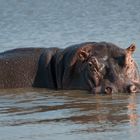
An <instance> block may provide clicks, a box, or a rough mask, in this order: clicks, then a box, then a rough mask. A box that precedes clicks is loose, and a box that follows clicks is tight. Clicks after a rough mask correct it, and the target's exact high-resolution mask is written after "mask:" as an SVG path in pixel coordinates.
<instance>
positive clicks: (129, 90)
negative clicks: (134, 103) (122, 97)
mask: <svg viewBox="0 0 140 140" xmlns="http://www.w3.org/2000/svg"><path fill="white" fill-rule="evenodd" d="M128 92H130V93H136V92H137V87H136V86H135V85H130V86H128Z"/></svg>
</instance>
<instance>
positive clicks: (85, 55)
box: [78, 50, 89, 61]
mask: <svg viewBox="0 0 140 140" xmlns="http://www.w3.org/2000/svg"><path fill="white" fill-rule="evenodd" d="M88 56H89V52H87V51H85V50H80V51H79V52H78V57H79V59H80V60H81V61H85V60H86V59H87V58H88Z"/></svg>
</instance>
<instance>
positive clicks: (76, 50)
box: [0, 42, 140, 94]
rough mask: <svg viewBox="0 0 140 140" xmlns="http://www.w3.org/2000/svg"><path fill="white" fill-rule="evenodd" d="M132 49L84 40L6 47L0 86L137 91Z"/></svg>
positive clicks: (0, 65)
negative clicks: (70, 43) (58, 45)
mask: <svg viewBox="0 0 140 140" xmlns="http://www.w3.org/2000/svg"><path fill="white" fill-rule="evenodd" d="M134 51H135V45H134V44H132V45H130V47H128V48H127V49H122V48H120V47H118V46H116V45H114V44H112V43H107V42H86V43H82V44H76V45H73V46H70V47H68V48H65V49H59V48H19V49H14V50H9V51H6V52H3V53H0V88H21V87H39V88H50V89H78V90H88V91H91V92H92V93H107V94H110V93H115V92H124V93H128V92H130V93H131V92H139V91H140V90H139V88H140V75H139V71H138V67H137V64H136V62H135V61H134V60H133V58H132V54H133V52H134Z"/></svg>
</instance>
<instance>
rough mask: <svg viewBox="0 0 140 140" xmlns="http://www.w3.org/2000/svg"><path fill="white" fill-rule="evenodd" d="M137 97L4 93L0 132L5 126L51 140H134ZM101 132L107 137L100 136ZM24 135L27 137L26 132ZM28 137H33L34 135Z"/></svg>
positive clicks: (30, 91)
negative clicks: (103, 139)
mask: <svg viewBox="0 0 140 140" xmlns="http://www.w3.org/2000/svg"><path fill="white" fill-rule="evenodd" d="M138 98H140V97H139V95H122V94H120V95H112V96H101V95H96V96H95V95H91V94H88V93H87V92H84V91H51V90H46V89H27V90H25V89H16V90H3V91H1V93H0V133H1V132H2V131H1V130H3V127H4V128H8V129H10V128H11V127H12V128H14V129H15V130H18V128H20V129H21V130H23V127H24V128H26V129H29V128H30V127H33V128H32V130H33V131H32V133H34V134H38V135H42V136H43V135H45V136H46V135H47V136H48V135H49V138H50V139H51V138H53V137H54V136H55V137H60V136H62V137H66V136H67V135H72V137H73V138H75V137H78V136H79V135H82V136H84V137H85V136H87V135H88V138H90V136H91V137H92V136H93V135H95V134H96V135H97V136H96V137H97V138H100V137H104V135H105V134H108V135H112V133H114V134H113V135H119V137H122V138H123V137H125V135H128V134H129V135H130V136H131V137H133V136H134V135H133V134H134V132H135V133H136V135H138V136H139V133H138V131H139V128H138V126H139V108H137V106H138V105H139V104H138ZM40 127H41V128H46V130H47V131H46V130H45V129H44V130H40ZM35 128H36V130H34V129H35ZM8 129H6V130H8ZM12 130H13V129H12ZM133 131H134V132H133ZM95 132H96V133H95ZM128 132H131V133H128ZM42 133H43V134H42ZM98 133H102V134H104V135H102V136H98ZM14 135H15V134H14ZM16 135H17V139H18V138H19V136H18V134H16ZM21 135H23V137H24V136H25V135H26V133H25V134H21ZM136 135H135V136H136ZM5 137H6V138H8V136H5ZM5 137H4V138H5ZM26 137H28V138H31V134H28V136H26ZM36 137H37V136H36V135H35V136H34V137H33V138H36ZM15 139H16V138H15Z"/></svg>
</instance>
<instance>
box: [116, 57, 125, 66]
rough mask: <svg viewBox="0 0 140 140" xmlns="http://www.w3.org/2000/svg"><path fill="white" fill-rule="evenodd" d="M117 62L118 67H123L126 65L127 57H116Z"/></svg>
mask: <svg viewBox="0 0 140 140" xmlns="http://www.w3.org/2000/svg"><path fill="white" fill-rule="evenodd" d="M115 60H116V62H117V63H118V65H120V66H122V67H123V66H124V64H125V55H121V56H118V57H115Z"/></svg>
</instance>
